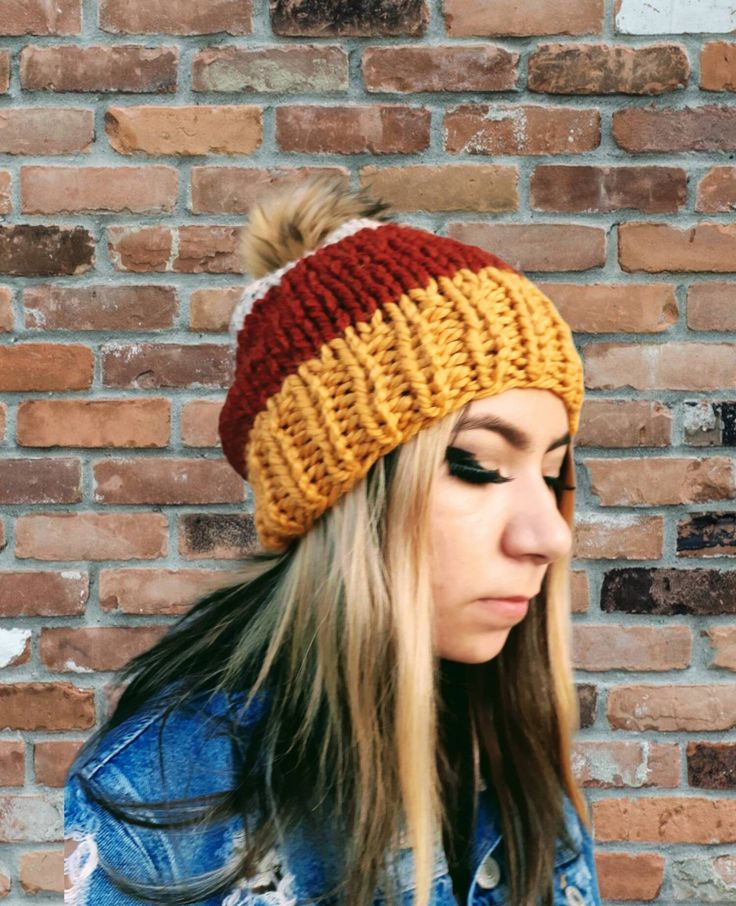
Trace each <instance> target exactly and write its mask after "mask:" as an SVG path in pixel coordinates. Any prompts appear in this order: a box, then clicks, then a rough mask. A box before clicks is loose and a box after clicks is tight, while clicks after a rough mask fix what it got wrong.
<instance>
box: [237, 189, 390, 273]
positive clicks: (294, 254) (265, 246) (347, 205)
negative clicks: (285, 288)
mask: <svg viewBox="0 0 736 906" xmlns="http://www.w3.org/2000/svg"><path fill="white" fill-rule="evenodd" d="M389 207H390V206H389V205H388V204H386V203H385V202H383V201H377V200H376V199H374V198H371V197H370V196H369V195H367V194H366V193H365V192H364V191H363V190H362V189H359V190H357V191H355V190H353V189H350V188H346V187H345V185H344V182H343V180H342V179H341V178H340V177H334V176H317V177H313V178H311V179H308V180H306V181H305V182H304V183H302V184H301V185H298V186H296V187H293V186H290V187H289V188H288V189H281V190H280V191H278V192H275V193H273V194H272V195H270V196H268V197H267V198H266V199H264V200H263V201H262V202H261V203H258V204H255V205H254V206H253V208H252V210H251V214H250V219H249V221H248V227H247V229H246V230H245V235H244V237H243V260H244V262H245V266H246V269H247V271H248V273H249V274H250V276H251V277H252V278H253V279H256V280H257V279H259V278H260V277H263V276H265V275H266V274H269V273H271V272H272V271H276V270H278V269H279V268H280V267H282V266H283V265H285V264H288V262H289V261H294V260H296V259H297V258H301V257H302V256H303V255H306V254H307V253H308V252H311V251H314V250H315V249H316V248H317V247H318V246H319V244H320V243H321V242H322V241H323V240H324V239H326V238H327V236H328V235H329V234H330V233H331V232H333V230H336V229H337V228H338V227H339V226H341V225H342V224H343V223H346V222H347V221H349V220H353V219H355V218H360V217H365V218H371V219H373V220H389V217H387V216H386V215H385V213H384V212H385V211H387V210H388V209H389Z"/></svg>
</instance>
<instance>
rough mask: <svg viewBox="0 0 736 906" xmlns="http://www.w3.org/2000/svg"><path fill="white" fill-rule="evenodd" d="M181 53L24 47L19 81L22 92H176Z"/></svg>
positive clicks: (129, 48) (123, 46)
mask: <svg viewBox="0 0 736 906" xmlns="http://www.w3.org/2000/svg"><path fill="white" fill-rule="evenodd" d="M178 63H179V50H178V48H176V47H141V46H139V45H138V44H117V45H114V46H105V45H104V44H92V45H89V46H86V47H78V46H75V45H72V44H57V45H54V46H50V47H33V46H29V47H24V48H23V49H22V50H21V54H20V83H21V87H22V88H23V89H24V90H25V91H133V92H136V93H138V92H146V91H151V92H172V91H176V71H177V67H178Z"/></svg>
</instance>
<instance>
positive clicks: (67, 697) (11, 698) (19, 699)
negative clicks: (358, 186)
mask: <svg viewBox="0 0 736 906" xmlns="http://www.w3.org/2000/svg"><path fill="white" fill-rule="evenodd" d="M0 713H2V715H3V726H4V728H6V729H10V730H86V729H89V728H90V727H92V726H94V722H95V694H94V689H79V688H78V687H77V686H74V685H72V683H0ZM0 815H2V809H0Z"/></svg>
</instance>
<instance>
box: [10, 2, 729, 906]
mask: <svg viewBox="0 0 736 906" xmlns="http://www.w3.org/2000/svg"><path fill="white" fill-rule="evenodd" d="M334 5H336V4H334V3H331V2H316V0H274V2H273V3H272V6H271V9H270V10H269V9H268V8H267V5H266V3H265V0H257V2H255V4H254V7H253V8H251V7H250V6H249V0H98V2H95V0H56V2H54V3H50V2H47V0H24V2H23V3H21V2H17V0H7V2H5V3H4V4H2V7H3V8H2V11H1V15H0V30H2V34H3V35H4V37H3V38H2V40H1V41H0V92H1V94H0V108H1V109H0V154H1V155H2V159H1V160H0V211H1V213H2V215H3V219H2V224H0V398H1V400H2V401H1V402H0V445H1V448H2V458H1V461H0V504H1V506H0V616H1V617H2V619H1V621H0V667H1V668H2V677H1V679H2V681H3V682H2V685H0V843H2V849H1V851H0V896H5V902H7V903H9V904H10V903H14V904H20V903H28V902H48V901H51V900H54V901H59V900H60V893H59V892H60V889H61V847H60V843H59V841H60V837H61V833H62V804H61V799H62V796H61V787H62V784H63V778H64V771H65V768H66V766H67V765H68V763H69V761H70V759H71V757H72V755H73V753H74V751H75V750H76V748H77V746H78V745H79V743H80V741H81V740H82V739H83V738H84V737H85V735H86V734H87V733H88V732H89V731H90V730H91V728H92V727H93V726H94V725H95V722H96V721H97V720H98V719H99V718H100V717H101V716H102V715H103V714H104V713H105V712H106V709H107V707H109V703H110V696H111V695H112V694H113V690H112V688H111V683H112V673H111V671H113V670H114V669H116V668H118V667H120V666H121V665H122V664H123V663H125V662H126V661H127V660H128V659H129V658H130V657H131V656H132V655H133V654H135V653H136V652H138V651H140V650H141V649H143V648H145V647H147V646H149V645H150V644H152V643H153V641H154V640H155V639H156V638H157V637H158V636H159V634H160V633H161V632H162V630H163V629H164V628H165V626H166V625H167V623H169V622H170V621H171V620H172V619H174V618H175V616H176V615H177V614H180V613H182V612H184V611H185V610H186V609H187V607H188V606H189V605H190V603H191V602H192V600H193V599H194V597H195V596H196V595H197V594H199V593H201V592H202V591H203V590H204V589H205V588H206V587H207V584H208V582H211V581H212V579H213V578H215V579H216V578H217V577H220V578H221V577H222V575H223V572H227V570H228V569H230V568H232V567H233V566H234V565H236V564H237V561H238V558H240V557H242V556H243V554H244V553H245V552H247V551H248V550H249V549H250V548H251V547H252V544H253V540H254V533H253V526H252V521H251V518H250V516H249V515H248V510H249V498H248V495H247V488H246V487H245V486H244V484H243V483H242V482H241V481H240V479H238V478H237V476H236V475H235V473H234V472H232V471H231V470H230V468H229V466H227V465H226V464H225V463H224V460H223V458H222V456H221V455H220V453H219V449H218V446H217V436H216V422H217V415H218V411H219V408H220V405H221V403H222V401H223V399H224V394H225V391H226V388H227V386H228V383H229V377H230V372H231V366H232V352H231V347H230V344H229V341H228V337H227V332H226V325H227V322H228V318H229V315H230V312H231V310H232V308H233V305H234V303H235V299H236V297H237V293H238V288H239V287H240V286H242V284H243V281H244V279H245V277H244V275H243V267H242V262H241V261H240V260H239V257H238V251H237V237H238V233H239V230H240V229H241V226H242V224H243V222H244V220H245V215H246V214H247V212H248V208H249V205H250V204H251V203H252V201H253V199H254V198H255V197H256V196H257V195H258V193H259V192H260V191H262V189H263V188H264V187H266V186H267V185H269V184H273V183H286V182H289V181H293V180H299V179H301V178H302V177H303V175H304V174H305V173H307V172H310V171H317V170H331V171H336V172H339V173H343V174H344V175H345V178H346V179H348V178H349V179H350V180H351V181H352V183H353V184H354V185H358V184H372V185H374V186H375V187H376V189H377V190H378V191H379V192H380V193H381V194H383V195H385V196H386V197H387V198H389V199H390V200H391V201H392V202H393V203H394V205H395V207H396V208H398V210H399V211H401V212H402V217H403V219H405V220H406V221H408V222H411V223H415V224H417V225H420V226H427V227H430V228H433V229H437V230H439V231H440V232H443V233H446V234H449V235H452V236H455V237H458V238H460V239H463V240H467V241H470V242H472V243H475V244H478V245H481V246H484V247H487V248H488V249H490V250H491V251H493V252H496V253H498V254H499V255H501V256H502V257H504V258H506V259H508V260H509V261H510V262H511V263H513V264H514V265H515V266H517V267H520V268H523V269H525V270H526V271H527V272H528V273H529V274H530V275H531V276H532V277H533V278H534V279H536V280H537V281H539V282H540V283H541V284H542V286H543V287H544V289H545V291H546V292H547V293H548V294H549V295H550V297H551V298H552V299H553V300H554V302H555V303H556V304H557V306H558V307H559V309H560V310H561V312H562V314H563V315H564V317H565V318H566V319H567V320H568V321H569V322H570V324H571V325H572V327H573V329H574V331H575V336H576V341H577V343H578V346H579V349H580V351H581V354H582V356H583V358H584V362H585V368H586V375H587V396H586V402H585V406H584V409H583V417H582V425H581V431H580V434H579V437H578V441H577V468H578V486H579V488H580V492H579V517H578V518H579V524H578V527H577V532H576V536H575V556H576V560H575V564H574V567H575V569H574V576H573V579H574V593H575V601H574V604H575V611H576V616H575V662H576V667H577V670H578V674H577V676H578V679H579V682H580V696H581V705H582V716H583V723H584V725H585V726H584V730H583V731H582V732H581V734H580V741H579V744H578V747H577V751H576V756H575V766H576V771H577V774H578V776H579V777H580V778H581V780H582V781H583V782H584V783H585V784H586V787H587V788H588V793H589V796H590V799H591V801H592V804H593V805H592V807H593V814H594V819H595V833H596V837H597V839H598V861H599V867H600V876H601V884H602V890H603V894H604V896H605V897H606V898H607V899H608V900H609V901H610V902H619V903H624V902H632V901H633V902H651V901H653V902H657V903H663V904H664V903H667V904H669V903H677V902H687V903H699V902H708V903H714V902H722V903H734V902H736V857H735V856H734V855H733V853H734V851H736V735H735V730H736V683H735V682H734V671H736V626H735V625H734V614H735V613H736V570H734V569H733V568H732V565H733V562H734V561H733V559H732V558H733V557H734V556H735V555H736V507H735V506H734V494H735V490H736V476H735V474H734V455H733V454H734V449H733V448H734V446H735V445H736V342H734V331H736V279H735V278H734V272H736V225H734V217H733V211H734V207H735V206H736V166H734V163H733V162H734V152H736V108H735V107H734V91H736V43H734V35H733V32H734V30H736V14H735V13H734V11H733V9H732V4H729V3H725V2H720V0H659V2H658V3H657V4H651V3H646V2H644V0H617V3H616V4H615V6H614V2H613V0H545V2H528V3H526V4H524V3H518V2H516V0H494V2H492V3H491V2H488V3H475V2H473V3H471V2H468V0H444V5H442V3H441V0H403V2H395V3H389V2H385V0H374V2H373V3H371V4H348V6H350V7H351V8H352V11H351V12H350V13H349V15H345V14H343V15H342V16H341V17H339V18H338V20H337V21H339V22H340V24H339V25H338V26H335V24H334V21H335V20H334V19H333V21H330V18H329V16H328V15H327V14H326V13H325V12H324V11H325V9H327V8H329V7H330V6H334ZM356 8H358V9H363V10H365V12H364V13H360V12H359V11H356ZM319 9H321V10H322V14H319V13H315V10H319Z"/></svg>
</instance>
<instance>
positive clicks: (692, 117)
mask: <svg viewBox="0 0 736 906" xmlns="http://www.w3.org/2000/svg"><path fill="white" fill-rule="evenodd" d="M613 137H614V139H615V141H616V144H617V145H618V146H619V147H621V148H623V149H624V150H625V151H634V152H638V151H734V150H736V107H733V106H731V107H728V106H725V105H724V106H720V107H719V106H716V105H715V104H710V105H704V106H702V107H682V108H679V107H678V108H673V107H665V108H658V109H655V108H649V107H629V108H626V109H624V110H616V111H615V112H614V114H613Z"/></svg>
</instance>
